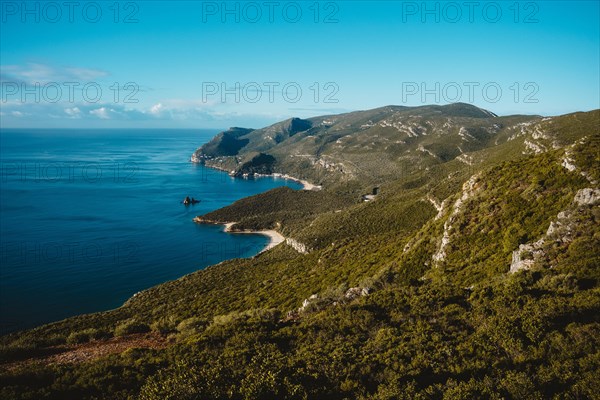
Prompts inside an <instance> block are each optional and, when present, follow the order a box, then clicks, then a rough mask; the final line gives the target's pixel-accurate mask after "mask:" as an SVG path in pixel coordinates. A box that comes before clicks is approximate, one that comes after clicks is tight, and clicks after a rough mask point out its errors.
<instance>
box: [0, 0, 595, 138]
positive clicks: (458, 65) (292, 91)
mask: <svg viewBox="0 0 600 400" xmlns="http://www.w3.org/2000/svg"><path fill="white" fill-rule="evenodd" d="M599 3H600V2H598V1H583V2H572V1H571V2H560V1H537V2H530V1H529V2H514V1H507V2H504V1H500V2H493V1H478V2H474V3H468V2H463V1H457V2H427V3H423V2H421V1H418V2H411V1H384V2H373V1H372V2H361V1H333V2H331V1H323V2H314V1H310V2H300V1H273V2H268V1H256V2H253V1H242V2H226V3H224V2H222V1H217V2H211V1H208V2H207V1H204V2H201V1H182V2H161V1H122V2H118V3H116V2H114V1H96V2H86V1H79V2H73V3H71V4H72V5H67V3H65V2H62V1H57V2H51V1H50V2H48V1H45V2H28V3H26V4H25V5H24V4H23V3H22V2H21V1H16V2H12V1H4V0H3V1H1V2H0V6H1V8H0V12H1V20H0V29H1V31H0V80H1V82H0V83H1V86H0V95H1V100H0V106H1V110H0V127H5V128H6V127H53V128H54V127H73V128H78V127H91V128H111V127H140V128H147V127H156V128H177V127H185V128H227V127H229V126H245V127H255V128H257V127H262V126H265V125H268V124H270V123H273V122H276V121H278V120H281V119H285V118H289V117H291V116H299V117H309V116H315V115H322V114H331V113H338V112H344V111H351V110H357V109H368V108H374V107H379V106H383V105H388V104H397V105H408V106H411V105H413V106H416V105H422V104H432V103H437V104H446V103H451V102H456V101H462V102H467V103H473V104H475V105H477V106H479V107H482V108H485V109H489V110H491V111H493V112H495V113H497V114H501V115H506V114H514V113H522V114H542V115H556V114H563V113H568V112H573V111H586V110H591V109H596V108H600V89H599V87H600V80H599V78H600V50H599V49H600V28H599V20H600V9H599ZM469 4H471V5H469Z"/></svg>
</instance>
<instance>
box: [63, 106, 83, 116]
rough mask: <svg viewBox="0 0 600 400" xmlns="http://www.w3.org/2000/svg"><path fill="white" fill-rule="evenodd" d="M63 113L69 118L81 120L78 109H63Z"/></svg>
mask: <svg viewBox="0 0 600 400" xmlns="http://www.w3.org/2000/svg"><path fill="white" fill-rule="evenodd" d="M65 113H66V114H67V115H68V116H69V117H70V118H81V110H80V109H79V107H72V108H65Z"/></svg>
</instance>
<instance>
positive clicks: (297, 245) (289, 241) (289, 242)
mask: <svg viewBox="0 0 600 400" xmlns="http://www.w3.org/2000/svg"><path fill="white" fill-rule="evenodd" d="M285 243H286V244H287V245H289V246H291V247H292V248H293V249H294V250H296V251H297V252H298V253H300V254H308V248H307V247H306V245H305V244H304V243H300V242H299V241H297V240H295V239H292V238H287V239H285Z"/></svg>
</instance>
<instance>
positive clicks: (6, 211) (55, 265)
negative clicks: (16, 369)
mask: <svg viewBox="0 0 600 400" xmlns="http://www.w3.org/2000/svg"><path fill="white" fill-rule="evenodd" d="M216 133H217V130H199V129H195V130H162V129H153V130H147V129H129V130H120V129H111V130H81V129H80V130H75V129H71V130H60V129H43V130H41V129H38V130H28V129H3V130H0V173H1V176H0V189H1V190H0V334H6V333H9V332H13V331H17V330H22V329H27V328H31V327H35V326H37V325H40V324H44V323H48V322H52V321H57V320H61V319H64V318H67V317H70V316H74V315H78V314H83V313H91V312H97V311H104V310H109V309H114V308H117V307H119V306H121V305H122V304H123V303H124V302H125V301H126V300H127V299H128V298H130V297H131V296H132V295H134V294H135V293H137V292H138V291H141V290H144V289H147V288H149V287H152V286H155V285H158V284H160V283H163V282H166V281H169V280H173V279H177V278H179V277H181V276H183V275H186V274H189V273H191V272H194V271H197V270H201V269H204V268H206V267H208V266H210V265H213V264H216V263H219V262H221V261H224V260H227V259H232V258H239V257H251V256H253V255H256V254H257V253H258V252H260V251H261V250H262V249H263V248H264V247H265V246H266V244H267V242H268V238H267V237H265V236H262V235H232V234H227V233H225V232H224V231H223V227H222V226H214V225H199V224H196V223H194V222H193V221H192V219H193V218H194V217H195V216H197V215H200V214H204V213H207V212H209V211H212V210H216V209H218V208H221V207H224V206H227V205H229V204H231V203H233V202H234V201H236V200H238V199H241V198H243V197H246V196H251V195H255V194H258V193H262V192H265V191H267V190H270V189H273V188H276V187H280V186H289V187H291V188H293V189H300V188H301V185H300V184H299V183H297V182H294V181H290V180H285V179H282V178H273V177H261V178H257V179H242V178H233V177H230V176H229V175H228V174H227V173H225V172H222V171H218V170H214V169H210V168H206V167H204V166H201V165H198V164H194V163H191V162H190V156H191V154H192V153H193V151H194V150H195V149H196V148H198V147H199V146H200V145H202V144H203V143H206V142H208V141H209V140H210V139H211V138H212V137H213V136H214V135H215V134H216ZM185 196H190V197H194V198H195V199H198V200H200V203H198V204H195V205H189V206H185V205H183V204H182V203H181V202H182V200H183V199H184V198H185Z"/></svg>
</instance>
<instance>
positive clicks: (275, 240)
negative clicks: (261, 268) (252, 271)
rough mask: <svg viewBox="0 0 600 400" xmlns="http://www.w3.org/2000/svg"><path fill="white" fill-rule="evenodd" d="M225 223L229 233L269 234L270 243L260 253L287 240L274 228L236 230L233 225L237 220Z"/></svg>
mask: <svg viewBox="0 0 600 400" xmlns="http://www.w3.org/2000/svg"><path fill="white" fill-rule="evenodd" d="M224 225H225V232H227V233H235V234H237V233H240V234H254V235H264V236H268V237H269V243H268V244H267V245H266V246H265V248H264V249H262V250H261V251H260V252H259V253H258V254H261V253H264V252H265V251H267V250H269V249H272V248H273V247H275V246H277V245H278V244H280V243H283V242H285V237H284V236H283V235H282V234H280V233H279V232H277V231H274V230H264V231H251V230H244V231H234V230H231V227H232V226H233V225H235V222H229V223H226V224H224Z"/></svg>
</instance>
